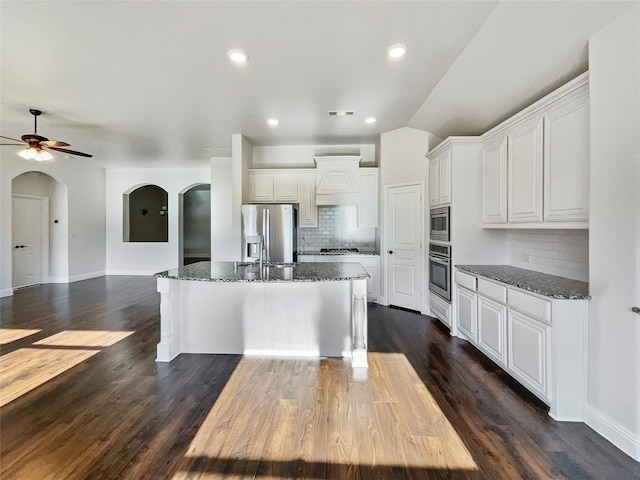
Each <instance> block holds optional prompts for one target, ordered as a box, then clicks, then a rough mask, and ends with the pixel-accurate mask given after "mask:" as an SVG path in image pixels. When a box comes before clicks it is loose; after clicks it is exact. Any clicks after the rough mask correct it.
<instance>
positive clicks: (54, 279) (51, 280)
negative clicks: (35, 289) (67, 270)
mask: <svg viewBox="0 0 640 480" xmlns="http://www.w3.org/2000/svg"><path fill="white" fill-rule="evenodd" d="M49 283H69V277H49Z"/></svg>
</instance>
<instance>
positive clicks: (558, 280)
mask: <svg viewBox="0 0 640 480" xmlns="http://www.w3.org/2000/svg"><path fill="white" fill-rule="evenodd" d="M456 268H458V269H460V270H464V271H465V272H469V273H473V274H475V275H479V276H481V277H487V278H490V279H492V280H497V281H498V282H502V283H506V284H507V285H513V286H514V287H518V288H521V289H523V290H527V291H529V292H533V293H537V294H538V295H543V296H545V297H550V298H555V299H563V300H589V299H590V298H591V297H590V296H589V284H588V283H587V282H581V281H579V280H573V279H571V278H565V277H558V276H556V275H549V274H547V273H540V272H535V271H533V270H526V269H524V268H518V267H512V266H510V265H456Z"/></svg>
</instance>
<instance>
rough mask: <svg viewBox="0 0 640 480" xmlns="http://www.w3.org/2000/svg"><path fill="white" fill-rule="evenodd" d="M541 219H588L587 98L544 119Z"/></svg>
mask: <svg viewBox="0 0 640 480" xmlns="http://www.w3.org/2000/svg"><path fill="white" fill-rule="evenodd" d="M544 122H545V123H544V147H545V152H544V170H545V172H547V175H546V176H545V182H544V205H545V208H544V218H545V220H546V221H548V222H557V221H561V222H562V221H567V220H588V219H589V162H588V159H589V98H588V94H587V92H586V91H585V92H584V93H583V94H582V95H580V96H578V97H577V98H575V99H573V100H571V101H569V102H563V103H561V104H560V105H558V106H557V107H555V108H553V109H552V110H550V111H549V112H548V113H547V114H546V115H545V117H544Z"/></svg>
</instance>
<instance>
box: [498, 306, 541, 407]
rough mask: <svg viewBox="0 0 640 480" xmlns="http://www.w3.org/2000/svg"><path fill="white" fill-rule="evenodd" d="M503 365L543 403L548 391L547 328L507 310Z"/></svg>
mask: <svg viewBox="0 0 640 480" xmlns="http://www.w3.org/2000/svg"><path fill="white" fill-rule="evenodd" d="M508 332H509V341H508V347H507V351H508V352H509V354H508V363H507V366H508V368H509V371H510V372H511V374H512V375H513V376H515V377H516V378H517V379H518V380H520V382H521V383H523V384H524V385H525V386H526V387H528V388H529V389H530V390H532V391H533V392H534V393H537V394H538V396H540V397H542V398H543V399H544V400H551V395H550V392H549V372H548V369H549V345H550V341H551V326H549V325H545V324H543V323H541V322H538V321H536V320H534V319H533V318H531V317H528V316H527V315H523V314H522V313H520V312H517V311H515V310H509V324H508Z"/></svg>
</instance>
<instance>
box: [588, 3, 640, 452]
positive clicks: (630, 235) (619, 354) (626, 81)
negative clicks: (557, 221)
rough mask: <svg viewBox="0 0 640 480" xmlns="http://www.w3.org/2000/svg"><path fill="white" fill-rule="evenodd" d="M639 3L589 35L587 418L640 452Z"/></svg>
mask: <svg viewBox="0 0 640 480" xmlns="http://www.w3.org/2000/svg"><path fill="white" fill-rule="evenodd" d="M639 26H640V7H635V8H634V9H633V10H631V11H630V12H629V13H627V14H625V15H623V16H621V17H620V18H618V19H617V20H615V21H614V22H612V23H611V24H609V25H608V26H607V27H605V28H604V29H602V30H601V31H599V32H598V33H597V34H595V35H594V36H593V37H592V38H591V39H590V41H589V70H590V85H589V90H590V102H591V105H590V108H591V175H590V178H591V186H590V188H591V193H590V202H589V203H590V205H591V212H590V220H589V226H590V228H589V290H590V294H591V296H592V297H593V298H592V300H591V302H590V305H589V381H588V384H589V389H588V396H587V402H588V406H587V408H586V411H585V420H586V422H587V423H588V424H589V425H590V426H591V427H593V428H594V429H595V430H596V431H598V432H600V433H601V434H602V435H604V436H605V437H607V438H608V439H609V440H611V441H612V442H613V443H614V444H616V445H617V446H619V447H620V448H621V449H623V450H624V451H626V452H627V453H629V454H630V455H632V456H633V457H635V458H636V459H637V460H640V316H638V315H637V314H634V313H632V312H631V307H632V306H634V305H636V306H640V272H639V271H638V270H639V268H638V265H639V262H640V258H639V257H640V232H639V231H640V209H639V208H638V201H639V200H638V198H639V196H640V138H639V135H640V120H639V119H640V87H639V85H640V28H639Z"/></svg>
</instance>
